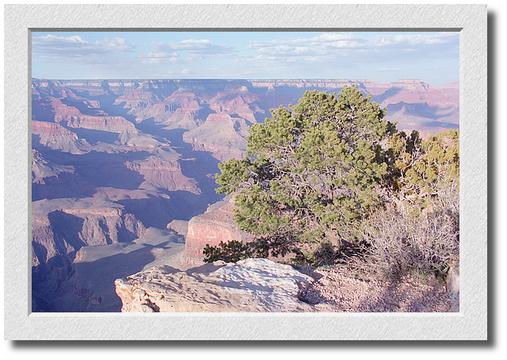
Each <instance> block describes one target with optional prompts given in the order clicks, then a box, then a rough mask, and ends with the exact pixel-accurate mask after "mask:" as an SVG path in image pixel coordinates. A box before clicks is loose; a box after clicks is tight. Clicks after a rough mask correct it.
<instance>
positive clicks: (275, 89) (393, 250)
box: [32, 32, 459, 312]
mask: <svg viewBox="0 0 507 360" xmlns="http://www.w3.org/2000/svg"><path fill="white" fill-rule="evenodd" d="M457 39H458V37H457V35H456V34H453V33H432V32H428V33H410V32H407V33H352V32H350V33H330V32H324V33H316V32H315V33H269V32H268V33H256V32H250V33H241V32H239V33H226V32H216V33H184V32H183V33H164V32H162V33H150V32H146V33H128V32H125V33H94V32H87V33H79V32H77V33H76V32H73V33H70V32H69V33H63V32H62V33H61V32H47V33H43V32H41V33H37V32H34V33H33V37H32V42H33V48H32V66H33V68H32V74H33V78H32V311H35V312H118V311H124V312H179V311H181V312H185V311H204V312H302V311H308V312H314V311H355V312H364V311H371V312H389V311H409V312H416V311H417V312H435V311H438V312H440V311H441V312H446V311H457V310H459V303H458V298H459V273H458V265H459V258H458V257H457V255H456V254H457V253H458V250H459V232H458V233H456V228H457V225H458V224H459V216H458V217H457V215H456V214H458V213H459V203H458V202H457V201H456V197H457V190H456V188H457V184H458V183H459V167H458V165H457V164H458V163H459V151H458V147H457V139H458V137H457V136H458V135H459V101H458V99H459V84H458V82H457V78H458V57H457V53H458V40H457ZM407 78H410V80H407ZM414 78H417V79H418V80H413V79H414ZM419 79H420V80H419ZM347 94H348V95H347ZM280 108H282V109H285V110H284V111H285V112H283V111H280V112H278V113H277V111H276V110H274V109H280ZM355 109H359V110H358V111H357V112H355ZM277 114H278V115H277ZM280 114H282V115H280ZM283 114H286V115H283ZM351 114H353V116H352V115H351ZM348 116H351V117H350V119H349V118H348ZM345 118H347V119H348V120H347V121H349V122H345V123H343V121H344V120H343V119H345ZM268 119H269V120H268ZM308 119H314V120H312V121H309V120H308ZM284 121H286V122H284ZM360 122H366V125H365V126H362V127H360V126H357V125H356V124H359V123H360ZM294 124H296V125H294ZM336 124H338V125H336ZM343 124H346V125H343ZM347 124H352V125H347ZM372 124H377V125H378V124H380V125H381V126H380V125H379V129H380V128H382V129H380V130H379V129H377V130H371V129H373V127H372V126H373V125H372ZM328 125H329V126H339V127H338V128H339V129H341V130H340V131H338V133H337V135H336V137H332V136H331V137H327V136H328V135H329V132H328V128H326V131H322V133H314V131H316V130H315V129H317V130H319V129H320V126H323V127H326V126H328ZM384 125H385V129H384V128H383V127H384ZM291 126H292V127H291ZM391 126H394V128H392V127H391ZM252 129H258V131H255V130H254V131H255V134H259V133H262V134H264V135H263V139H271V138H272V139H273V142H268V141H267V140H266V143H265V144H263V147H260V146H258V143H254V140H255V139H256V137H255V136H254V135H252V132H253V131H252ZM284 129H289V130H290V131H291V132H290V134H288V135H284V132H283V130H284ZM336 129H337V128H335V127H333V128H332V130H331V131H330V132H331V133H332V132H333V131H334V132H335V133H336V132H337V130H336ZM350 129H353V130H350ZM369 129H370V130H371V132H372V133H374V134H373V135H372V134H369V131H370V130H369ZM354 131H357V133H355V132H354ZM359 131H362V132H359ZM349 132H350V133H352V135H351V134H349ZM275 133H276V136H277V137H276V138H275V136H274V135H273V134H275ZM380 133H382V134H381V135H379V134H380ZM280 134H281V135H280ZM296 134H297V136H296ZM309 134H313V135H312V136H314V137H315V139H317V140H315V141H317V142H316V143H315V144H317V145H311V146H310V145H308V147H309V148H310V149H308V148H307V147H305V146H307V145H305V144H306V141H310V140H308V139H313V138H311V137H310V135H309ZM289 137H290V141H289V142H287V144H289V145H287V146H288V148H289V150H290V151H292V152H294V153H296V154H297V156H295V157H294V158H291V157H289V155H287V156H285V157H279V158H278V157H277V156H278V153H276V151H278V150H276V151H275V150H273V152H269V153H267V151H268V150H269V149H271V148H270V146H272V145H273V144H274V143H276V146H281V145H280V144H282V142H283V141H285V140H287V139H288V138H289ZM377 137H378V139H377ZM372 138H374V140H371V139H372ZM305 139H306V140H305ZM329 139H337V140H336V141H337V142H336V143H330V142H329V141H330V140H329ZM351 139H353V141H352V140H351ZM358 139H359V140H358ZM366 139H367V140H368V141H369V143H368V141H365V143H361V142H360V141H361V140H366ZM258 141H261V140H258ZM262 141H264V140H262ZM277 141H278V142H277ZM319 141H321V142H319ZM342 142H343V143H342ZM326 143H327V144H328V145H330V149H331V150H329V152H325V150H323V148H325V146H324V145H325V144H326ZM345 143H346V145H347V146H349V147H350V148H348V149H346V150H344V151H343V152H342V153H339V154H337V155H336V156H337V158H336V159H334V160H336V161H335V162H334V163H333V164H334V165H330V166H331V167H333V166H334V167H333V169H332V171H331V172H329V171H328V168H329V166H327V167H326V170H325V171H326V172H325V173H324V170H323V168H322V167H319V166H316V165H315V164H314V161H315V159H318V161H317V162H318V163H321V164H323V163H325V162H326V161H328V160H330V159H331V160H333V156H334V154H335V153H334V152H333V151H332V150H333V149H341V147H342V146H345V145H344V144H345ZM359 143H360V145H357V144H359ZM284 144H285V143H284ZM284 144H282V145H284ZM312 144H314V143H312ZM319 144H320V145H319ZM356 145H357V146H356ZM255 146H258V147H259V149H257V148H256V147H255ZM276 146H275V147H276ZM284 146H285V145H284ZM364 146H371V149H370V148H368V149H369V150H372V151H373V154H374V156H372V157H371V158H370V157H368V155H361V156H360V157H355V155H354V154H358V153H359V152H360V151H362V149H363V147H364ZM302 149H303V150H304V151H303V150H302ZM311 149H316V150H315V151H312V150H311ZM284 151H285V148H284ZM300 151H301V152H300ZM266 154H268V155H269V156H268V155H266ZM343 154H347V156H346V157H344V158H342V157H340V156H342V155H343ZM263 156H264V157H263ZM261 158H262V160H263V161H265V163H263V164H262V166H264V167H265V168H269V171H268V172H269V176H268V177H266V178H265V179H263V180H262V181H258V180H255V178H256V177H257V178H258V177H259V176H261V175H260V174H261V172H260V171H258V169H259V166H258V163H256V161H257V160H259V159H261ZM380 158H381V159H380ZM284 159H285V160H286V159H290V160H291V161H297V164H296V165H291V167H290V168H283V171H280V173H283V174H285V173H287V172H289V173H290V172H291V169H298V170H297V171H300V170H299V169H300V167H299V166H300V165H301V163H304V164H306V165H305V166H306V167H304V169H305V170H304V171H306V169H312V171H313V172H311V173H310V172H308V173H306V172H305V173H304V176H303V177H304V178H307V179H309V178H310V176H315V177H316V178H318V179H319V180H315V181H314V180H312V181H309V182H308V183H305V182H304V181H303V180H301V181H298V182H296V183H295V182H294V181H293V177H282V176H278V175H277V174H278V173H277V172H276V171H278V170H279V166H281V165H280V164H281V163H283V162H284V161H285V160H284ZM344 159H346V162H347V164H346V165H347V166H346V167H344V168H343V169H345V168H346V169H347V171H344V170H343V169H342V168H340V166H342V164H343V163H344V161H345V160H344ZM334 160H333V161H334ZM266 163H268V164H269V165H266ZM365 163H367V164H374V166H373V167H372V168H371V169H373V170H371V169H370V168H369V167H367V165H365ZM227 164H233V165H234V164H236V165H237V164H240V165H238V167H239V166H245V169H246V173H247V174H249V175H244V176H246V177H245V178H241V180H242V181H241V184H240V183H239V182H234V181H236V180H234V179H233V180H230V179H229V178H227V179H226V177H227V176H226V175H227V174H229V173H228V172H227V171H228V170H227V169H228V167H227ZM245 164H246V165H245ZM384 167H385V169H384ZM242 169H243V168H242ZM287 169H289V170H287ZM337 169H340V171H338V170H337ZM358 169H359V170H358ZM379 169H381V170H379ZM301 171H303V170H301ZM294 172H296V170H294ZM356 172H359V173H361V174H362V175H361V176H360V177H358V178H354V179H352V180H350V181H349V178H348V176H350V175H351V174H353V173H356ZM371 172H375V176H373V175H371V174H370V173H371ZM331 173H332V174H333V175H330V174H331ZM363 173H364V174H367V176H370V175H371V176H370V177H371V179H373V178H374V179H375V181H373V182H371V181H370V180H371V179H370V177H368V179H370V180H368V181H370V182H368V183H364V184H363V183H360V182H361V181H363V180H364V179H366V177H365V176H366V175H364V174H363ZM377 173H378V175H376V174H377ZM230 174H231V178H234V176H239V175H237V173H236V172H232V171H231V172H230ZM241 176H243V175H241ZM277 176H278V177H277ZM228 179H229V180H228ZM322 179H323V180H322ZM344 179H345V180H344ZM275 180H276V182H275ZM320 180H322V183H321V182H320ZM328 180H329V182H330V183H331V185H329V182H328ZM256 181H258V182H259V184H257V183H255V182H256ZM364 181H366V180H364ZM282 183H283V184H284V186H286V187H287V188H290V186H295V184H296V185H298V187H294V188H293V189H296V188H297V191H301V194H302V195H301V198H300V199H299V200H298V201H300V202H299V203H295V202H294V199H290V200H287V199H285V198H284V199H280V193H277V190H276V189H275V188H276V187H277V186H279V185H280V184H282ZM352 183H354V187H350V188H347V185H350V184H352ZM245 184H247V185H248V186H250V185H251V184H254V185H259V186H260V187H261V192H259V193H256V195H255V197H254V198H255V199H254V200H252V201H251V202H248V201H246V200H245V197H246V195H250V193H249V191H252V187H248V186H247V185H245ZM249 184H250V185H249ZM304 184H306V185H304ZM299 185H300V187H302V188H303V190H301V189H300V187H299ZM262 186H264V188H263V187H262ZM351 186H352V185H351ZM231 187H233V189H232V190H233V191H221V189H222V190H223V189H224V188H227V189H230V188H231ZM328 187H331V188H332V190H331V192H330V193H331V194H332V196H328V193H326V191H327V190H328ZM290 189H291V190H292V188H290ZM366 189H367V192H368V193H367V192H366ZM256 191H257V190H256ZM291 192H296V190H294V191H291ZM370 192H372V193H373V192H375V199H373V198H371V199H370V197H368V199H367V200H364V197H365V196H366V195H368V196H369V193H370ZM266 194H267V195H266ZM315 194H318V196H317V195H315ZM365 194H366V195H365ZM356 195H357V197H355V196H356ZM377 195H378V196H377ZM262 196H268V198H266V200H263V201H264V203H269V204H271V205H270V206H271V207H269V208H263V209H262V210H259V213H257V212H256V211H257V210H258V206H260V205H262V204H261V203H262V201H260V200H258V199H260V198H261V197H262ZM377 198H378V199H377ZM379 199H380V200H379ZM334 200H336V201H334ZM363 200H364V202H363ZM374 200H375V201H377V200H378V201H380V202H379V203H376V202H375V203H373V201H374ZM350 201H352V202H354V205H353V206H352V208H353V211H352V210H351V211H349V206H350V203H349V202H350ZM370 203H371V204H374V206H370ZM331 206H335V207H336V208H332V207H331ZM241 207H243V208H241ZM323 207H324V208H328V207H329V209H330V210H329V211H327V212H324V211H323V210H322V208H323ZM275 208H276V211H275V212H273V211H274V210H273V209H275ZM293 208H297V209H304V211H305V212H309V213H311V214H310V215H308V216H306V215H305V217H304V218H303V217H298V216H299V213H298V211H296V210H294V209H293ZM238 209H239V210H238ZM241 209H243V210H241ZM245 209H246V210H245ZM333 209H334V210H333ZM337 209H338V210H337ZM342 209H346V210H347V211H349V212H351V213H353V214H352V215H350V218H349V217H347V216H348V215H347V216H345V215H344V217H343V218H342V217H340V216H337V217H336V219H335V218H333V216H331V215H332V214H338V213H340V214H341V212H340V211H342ZM247 210H248V211H247ZM374 210H375V211H374ZM241 211H243V212H241ZM289 211H291V212H290V215H291V217H290V219H289V220H287V221H288V224H289V225H288V226H287V224H285V225H284V226H285V227H284V228H282V225H280V224H281V223H283V221H285V219H286V218H284V216H286V215H287V214H289ZM343 211H344V213H345V210H343ZM246 213H249V214H250V217H251V218H245V216H246V215H245V214H246ZM266 213H270V214H272V213H276V214H277V217H278V218H277V219H275V220H273V221H274V222H276V223H277V227H276V229H274V230H273V228H272V227H269V226H271V225H272V223H271V222H270V221H271V220H269V221H268V220H266V221H265V222H263V221H264V220H263V219H264V218H263V217H262V216H259V215H258V214H266ZM414 213H416V215H414ZM256 214H257V215H256ZM330 214H331V215H330ZM347 214H348V213H347ZM308 218H310V220H308V221H309V223H311V224H312V225H311V226H310V225H308V224H307V223H306V222H305V221H307V219H308ZM238 219H239V220H238ZM280 219H282V220H280ZM252 222H254V223H255V224H254V225H253V226H248V224H251V223H252ZM268 222H270V223H269V226H267V225H266V224H267V223H268ZM245 224H246V225H245ZM302 224H305V225H304V226H303V225H302ZM343 224H350V226H347V229H345V230H344V225H343ZM303 227H304V229H300V228H303ZM286 228H291V229H292V230H293V231H294V232H288V231H287V230H286ZM257 229H259V231H257ZM260 229H262V231H261V230H260ZM322 229H324V230H322ZM282 230H283V231H282ZM307 230H308V231H307ZM313 230H315V231H313ZM310 233H311V234H310ZM316 233H319V235H315V234H316ZM321 233H322V234H323V235H321ZM316 239H317V240H316ZM307 240H308V241H307ZM280 243H283V244H284V245H283V246H282V248H283V249H282V250H280V249H279V248H278V247H280ZM273 244H274V245H273ZM287 244H288V245H287ZM259 248H262V249H261V250H259Z"/></svg>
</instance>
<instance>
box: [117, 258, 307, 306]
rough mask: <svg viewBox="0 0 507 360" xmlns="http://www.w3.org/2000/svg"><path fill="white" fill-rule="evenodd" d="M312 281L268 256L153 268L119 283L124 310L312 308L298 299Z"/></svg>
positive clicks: (118, 287) (119, 280) (118, 290)
mask: <svg viewBox="0 0 507 360" xmlns="http://www.w3.org/2000/svg"><path fill="white" fill-rule="evenodd" d="M312 281H313V279H312V278H311V277H310V276H307V275H305V274H302V273H300V272H299V271H297V270H295V269H293V268H292V267H291V266H289V265H283V264H278V263H275V262H272V261H270V260H267V259H247V260H242V261H239V262H238V263H236V264H227V265H225V266H220V265H211V264H209V265H207V266H204V267H201V268H196V269H190V270H187V271H175V270H174V269H172V268H167V267H152V268H150V269H147V270H145V271H142V272H140V273H137V274H133V275H131V276H128V277H127V278H125V279H118V280H116V281H115V285H116V293H117V294H118V296H119V297H120V298H121V300H122V311H123V312H197V311H199V312H298V311H313V308H312V306H310V305H308V304H307V303H304V302H303V301H301V300H299V296H300V293H301V292H302V291H304V290H305V289H306V288H307V287H308V286H309V285H310V283H311V282H312Z"/></svg>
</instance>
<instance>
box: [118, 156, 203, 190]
mask: <svg viewBox="0 0 507 360" xmlns="http://www.w3.org/2000/svg"><path fill="white" fill-rule="evenodd" d="M178 159H179V157H178V154H177V153H174V152H167V151H158V152H156V153H155V154H154V155H151V156H148V157H147V158H146V159H142V160H134V161H127V162H126V167H127V169H129V170H132V171H135V172H137V173H139V174H141V175H143V177H144V181H143V183H141V185H140V188H148V189H150V188H154V189H164V190H168V191H178V190H180V191H188V192H190V193H193V194H198V193H199V188H198V186H197V184H196V182H195V181H194V180H193V179H190V178H188V177H186V176H184V175H183V174H182V170H181V166H180V164H179V162H178Z"/></svg>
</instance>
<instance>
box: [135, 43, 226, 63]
mask: <svg viewBox="0 0 507 360" xmlns="http://www.w3.org/2000/svg"><path fill="white" fill-rule="evenodd" d="M232 51H233V49H232V47H229V46H223V45H219V44H214V43H212V42H211V41H210V40H208V39H186V40H181V41H179V42H172V43H159V44H157V45H156V47H155V50H154V51H152V52H149V53H148V54H147V55H144V56H142V57H141V58H142V61H143V62H144V63H152V64H153V63H155V64H160V63H163V62H168V61H171V62H174V61H176V60H179V61H193V60H201V59H203V58H205V57H208V56H216V55H225V54H230V53H232Z"/></svg>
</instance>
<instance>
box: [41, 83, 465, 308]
mask: <svg viewBox="0 0 507 360" xmlns="http://www.w3.org/2000/svg"><path fill="white" fill-rule="evenodd" d="M346 85H355V86H358V87H359V88H360V89H361V90H362V91H364V92H365V93H368V94H370V95H372V96H373V99H374V100H375V101H377V102H379V103H380V104H381V105H382V106H384V107H387V116H388V118H390V119H391V120H395V121H397V122H398V123H399V126H400V127H401V128H403V129H419V130H423V131H425V132H428V133H431V132H434V131H438V130H440V129H444V128H450V127H456V126H457V117H458V112H459V106H458V86H457V84H451V85H449V86H446V87H438V88H437V87H433V86H430V85H428V84H425V83H422V82H420V81H402V82H396V83H390V84H378V83H373V82H368V81H350V80H258V81H257V80H248V81H247V80H68V81H53V80H39V79H33V81H32V144H33V149H34V150H33V158H32V199H33V216H32V218H33V242H32V244H33V270H34V274H35V275H34V289H35V290H34V299H35V298H37V299H38V300H37V301H39V300H40V301H42V303H44V302H45V301H46V300H47V299H49V298H51V296H57V297H58V298H60V299H64V298H65V296H63V295H62V292H64V291H68V292H70V293H81V290H82V289H83V287H81V285H79V284H82V283H86V282H87V281H88V280H89V279H88V280H87V279H86V277H87V276H96V274H95V275H90V274H92V272H91V271H82V272H81V273H80V275H79V280H76V279H77V278H76V277H75V276H74V275H72V274H76V267H75V265H76V263H73V262H74V261H81V260H82V259H81V260H80V257H81V256H82V255H83V254H86V253H91V252H93V250H91V249H97V251H101V252H103V253H104V254H106V253H109V252H108V251H109V250H111V249H113V250H114V249H116V250H118V249H119V248H118V247H121V246H124V245H125V244H130V243H129V242H130V241H132V240H133V239H135V238H138V237H139V236H141V235H142V234H143V232H145V228H150V231H151V230H153V228H157V229H158V231H161V232H163V233H164V234H165V235H163V236H170V237H174V238H177V239H181V238H182V236H183V237H185V238H186V245H185V249H186V250H185V251H186V253H187V255H188V257H189V258H192V261H193V262H198V261H201V260H202V249H203V248H204V246H205V245H206V244H210V245H217V244H218V243H220V242H221V241H224V242H227V241H230V240H242V241H248V240H249V237H248V236H247V234H245V233H243V232H241V231H240V230H239V229H238V228H237V226H236V225H235V224H234V221H233V208H232V204H231V203H229V202H219V203H217V204H215V205H212V206H209V204H213V203H215V202H216V201H218V200H220V199H222V197H221V196H220V195H217V194H216V193H215V188H216V184H215V182H214V180H213V175H214V174H215V173H216V172H217V171H218V166H217V164H218V162H219V161H222V160H225V159H231V158H239V157H241V156H243V154H244V151H245V148H246V139H247V137H248V132H249V129H250V127H251V126H252V125H253V124H254V123H256V122H259V121H262V120H263V119H264V118H265V117H268V116H269V110H270V109H271V108H274V107H279V106H286V105H288V104H294V103H296V102H297V101H298V99H299V98H300V97H301V96H302V95H303V93H304V92H305V91H306V90H313V89H320V90H323V91H331V92H338V91H340V89H341V88H342V87H343V86H346ZM208 206H209V208H208V210H207V211H206V212H205V213H203V212H204V211H205V210H206V208H207V207H208ZM175 219H179V220H175ZM168 223H169V225H168ZM167 228H169V229H170V230H172V231H167ZM173 231H174V232H176V233H177V234H178V236H177V235H176V234H174V232H173ZM166 233H167V234H169V235H167V234H166ZM161 236H162V235H161ZM159 240H160V239H159ZM181 248H182V246H180V250H181ZM116 250H115V251H116ZM118 251H120V250H118ZM157 251H158V250H157ZM160 251H162V250H160ZM76 254H78V255H79V254H80V255H79V256H78V255H76ZM83 256H84V255H83ZM150 256H151V255H150ZM85 257H86V256H85ZM148 257H149V256H148ZM148 257H147V258H148ZM126 258H127V257H123V256H118V258H117V259H118V262H119V263H118V266H119V267H120V268H121V266H122V264H121V261H126V260H122V259H126ZM128 258H129V259H130V260H129V261H132V259H133V258H131V257H128ZM111 260H112V259H111ZM192 261H190V262H192ZM108 266H109V265H108ZM139 266H140V264H139ZM108 268H109V269H113V268H114V266H113V265H111V266H110V267H108ZM126 269H127V270H128V271H132V272H136V271H139V270H140V269H139V268H137V267H127V268H126ZM127 270H125V271H127ZM104 271H105V270H104ZM122 274H123V273H122ZM124 275H128V273H126V274H124ZM69 276H70V277H72V278H73V279H74V280H73V281H77V282H76V283H73V284H74V285H69V286H66V287H62V286H61V284H62V281H63V280H62V279H67V278H68V277H69ZM122 276H123V275H122ZM108 279H109V278H108ZM113 280H114V279H113ZM108 281H110V283H109V286H112V280H111V279H109V280H108ZM90 284H91V283H90ZM90 286H95V285H93V284H91V285H90ZM85 288H86V287H85ZM85 293H86V294H88V292H87V291H84V292H83V294H85ZM41 294H43V295H41ZM86 296H88V295H86ZM86 296H84V297H86ZM100 296H101V297H102V299H103V300H102V301H103V302H102V303H100V301H99V300H94V301H96V304H94V305H93V306H91V307H86V309H88V310H92V309H93V310H97V311H101V309H107V310H108V311H109V310H111V309H113V310H114V309H117V305H118V302H115V304H116V305H114V306H113V305H111V304H109V305H108V304H106V303H105V302H107V301H113V302H114V301H117V300H114V296H110V295H107V296H105V295H100ZM44 299H46V300H44ZM106 299H108V300H106ZM34 301H35V300H34ZM37 301H35V302H37ZM104 301H105V302H104ZM77 303H80V304H81V300H79V301H77ZM77 303H76V304H77ZM63 304H64V302H63V300H62V302H60V303H59V304H58V306H60V305H63ZM46 305H47V306H46ZM46 305H45V306H41V308H45V309H47V308H52V309H56V308H58V306H57V305H55V304H53V305H51V306H50V305H48V304H46ZM55 306H56V307H55ZM80 306H81V305H79V306H78V305H76V307H74V308H80ZM35 308H36V307H35ZM113 310H111V311H113Z"/></svg>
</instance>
